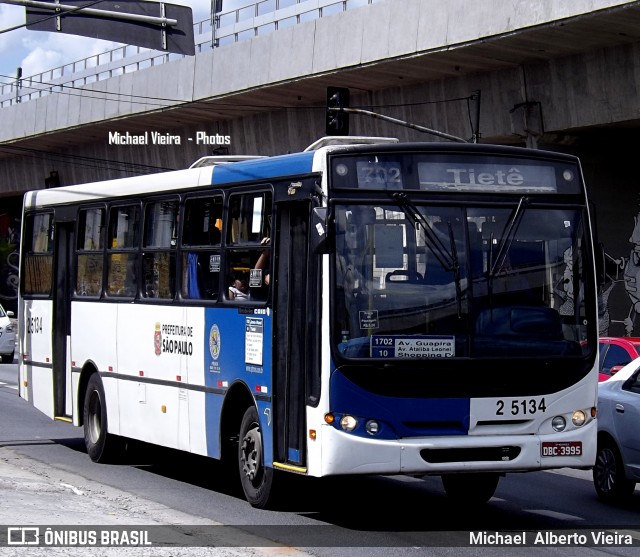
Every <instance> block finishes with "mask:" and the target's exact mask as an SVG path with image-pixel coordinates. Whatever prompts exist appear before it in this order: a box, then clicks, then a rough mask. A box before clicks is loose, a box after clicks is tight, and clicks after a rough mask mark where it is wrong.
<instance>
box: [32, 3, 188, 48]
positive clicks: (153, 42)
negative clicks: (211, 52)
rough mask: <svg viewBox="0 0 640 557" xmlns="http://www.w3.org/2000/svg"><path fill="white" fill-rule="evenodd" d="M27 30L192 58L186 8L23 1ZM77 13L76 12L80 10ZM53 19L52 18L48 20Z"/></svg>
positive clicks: (150, 4) (131, 4)
mask: <svg viewBox="0 0 640 557" xmlns="http://www.w3.org/2000/svg"><path fill="white" fill-rule="evenodd" d="M21 3H23V4H25V6H26V11H27V16H26V17H27V29H30V30H32V31H48V32H50V33H66V34H69V35H80V36H82V37H92V38H94V39H105V40H108V41H115V42H119V43H124V44H131V45H136V46H142V47H146V48H151V49H154V50H164V51H167V52H175V53H178V54H185V55H189V56H193V55H194V54H195V44H194V39H193V13H192V11H191V8H190V7H188V6H178V5H176V4H167V3H164V2H144V1H139V0H119V1H117V2H114V1H110V0H104V1H103V2H99V3H96V2H95V1H92V0H59V1H58V2H56V1H55V0H39V1H28V0H27V1H25V2H21ZM83 6H87V7H86V8H83V9H81V10H78V9H77V8H82V7H83ZM51 16H54V17H51Z"/></svg>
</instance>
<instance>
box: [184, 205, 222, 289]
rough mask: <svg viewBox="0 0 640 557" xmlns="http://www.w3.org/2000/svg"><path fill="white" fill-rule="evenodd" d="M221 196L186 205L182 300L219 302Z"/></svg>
mask: <svg viewBox="0 0 640 557" xmlns="http://www.w3.org/2000/svg"><path fill="white" fill-rule="evenodd" d="M221 239H222V196H212V197H193V198H189V199H187V200H186V201H185V204H184V218H183V228H182V246H181V247H182V273H181V290H180V293H181V295H182V297H183V298H185V299H189V300H217V299H218V292H219V288H220V259H221V255H220V241H221Z"/></svg>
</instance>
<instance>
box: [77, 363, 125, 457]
mask: <svg viewBox="0 0 640 557" xmlns="http://www.w3.org/2000/svg"><path fill="white" fill-rule="evenodd" d="M83 418H84V421H83V423H84V444H85V446H86V447H87V453H88V454H89V457H90V458H91V460H93V461H94V462H102V463H106V462H114V461H115V460H117V456H118V455H119V452H120V450H119V449H120V443H119V442H118V441H119V440H118V439H117V438H116V437H115V436H114V435H111V434H110V433H109V432H108V420H107V405H106V399H105V396H104V387H103V386H102V379H100V375H99V374H98V373H94V374H92V375H91V377H90V378H89V382H88V383H87V390H86V391H85V395H84V408H83Z"/></svg>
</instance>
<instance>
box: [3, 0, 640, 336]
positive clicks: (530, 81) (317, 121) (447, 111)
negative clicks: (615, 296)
mask: <svg viewBox="0 0 640 557" xmlns="http://www.w3.org/2000/svg"><path fill="white" fill-rule="evenodd" d="M351 1H352V2H354V3H355V0H351ZM360 3H362V1H361V2H360ZM289 4H290V5H288V6H287V7H286V8H284V9H282V10H278V11H277V12H274V13H271V14H263V15H256V16H255V17H253V18H250V21H249V20H248V21H242V22H238V21H235V22H232V23H229V24H228V25H227V24H225V25H223V26H222V29H223V30H224V28H225V26H227V27H229V29H227V31H226V32H227V35H224V33H222V34H223V35H224V36H225V37H233V40H229V41H225V42H226V44H223V42H222V41H221V44H220V46H219V47H218V48H214V49H209V50H206V49H200V50H201V51H200V52H199V53H198V54H196V56H194V57H190V58H183V59H179V60H168V61H167V60H165V63H162V64H158V65H155V64H154V65H149V67H147V68H146V69H139V70H137V71H134V72H131V73H126V72H125V71H122V72H121V73H120V75H116V74H117V71H114V69H117V68H115V67H116V66H117V65H118V63H120V64H121V65H122V67H124V66H125V65H126V64H127V63H129V62H130V63H131V64H134V63H135V64H136V66H135V67H142V64H140V59H139V56H140V55H139V54H136V56H138V58H136V60H131V59H129V60H128V59H126V58H125V59H124V60H123V61H122V62H118V61H115V62H113V61H110V62H109V72H110V73H109V74H108V75H110V76H112V77H108V78H107V79H98V78H99V77H100V76H99V75H98V74H99V70H100V69H101V68H100V66H99V65H98V68H97V69H95V70H92V69H91V68H83V69H82V70H81V71H79V72H77V73H78V76H77V77H78V79H77V83H75V81H74V85H73V88H69V87H64V88H62V87H61V86H60V85H59V84H57V85H56V86H55V87H52V90H51V91H50V94H47V95H46V96H40V97H38V98H31V99H25V100H24V101H23V102H21V103H12V102H10V101H9V99H7V98H6V96H5V97H2V96H0V100H2V102H3V105H2V107H1V108H0V122H1V125H0V196H4V197H2V198H0V203H2V202H4V204H5V205H7V206H8V205H9V204H10V203H11V202H12V201H11V200H13V202H15V203H17V202H18V201H19V196H20V195H21V194H22V192H24V191H25V190H27V189H33V188H41V187H44V179H45V178H46V177H47V176H49V174H50V172H51V171H57V172H58V173H59V176H60V181H61V183H62V184H72V183H80V182H84V181H91V180H98V179H108V178H116V177H121V176H123V175H128V174H135V173H145V172H150V171H157V170H159V169H166V168H181V167H185V166H188V165H189V164H190V163H191V162H192V161H194V160H196V159H197V158H199V157H200V156H202V155H205V154H208V153H210V152H211V150H212V149H213V148H216V147H223V148H226V149H228V150H229V152H230V153H231V154H277V153H284V152H290V151H295V150H300V149H303V148H304V147H306V146H307V145H309V144H310V143H312V142H313V141H314V140H316V139H317V138H318V137H320V136H322V135H324V121H325V112H324V99H325V91H326V87H327V86H328V85H337V86H345V87H350V88H351V92H352V106H359V107H363V108H371V109H372V110H375V111H377V112H381V113H384V114H387V115H389V116H392V117H394V118H399V119H401V120H407V121H411V122H414V123H417V124H420V125H423V126H427V127H430V128H435V129H439V130H442V131H446V132H447V133H450V134H452V135H457V136H462V137H471V134H472V130H471V127H470V120H472V119H473V118H472V117H473V116H474V115H473V106H470V104H469V97H470V95H471V94H472V93H473V92H474V91H476V90H479V91H481V105H480V133H481V141H485V142H489V141H491V142H500V143H520V144H525V143H526V142H527V141H528V142H529V143H531V144H537V145H539V146H541V147H546V148H551V149H557V150H564V151H571V152H574V153H576V154H578V155H580V156H581V158H582V160H583V164H584V167H585V171H586V173H587V177H588V179H589V182H590V185H591V190H592V197H593V198H594V200H595V201H596V203H597V205H598V212H599V217H600V222H601V223H602V222H606V223H607V225H606V226H603V225H602V224H601V226H600V229H601V234H602V237H603V240H604V241H605V244H606V245H607V248H608V249H610V253H611V254H612V257H613V259H616V260H617V261H618V262H619V264H620V265H621V267H620V269H621V272H620V277H622V274H623V273H622V269H623V268H624V264H625V262H626V261H627V260H629V259H630V258H629V249H630V248H633V247H634V246H629V238H630V237H631V236H632V235H633V234H632V231H633V226H634V217H636V216H637V214H638V201H639V199H638V187H637V185H636V184H637V179H636V177H635V173H634V169H633V165H632V162H631V161H633V158H630V157H633V156H635V153H633V150H632V149H631V148H630V145H632V143H631V140H632V139H633V138H634V137H635V134H636V132H637V128H638V122H639V120H640V103H639V102H638V91H639V90H640V2H638V1H629V0H626V1H625V0H572V1H571V2H567V1H566V0H379V1H376V2H373V3H368V0H367V3H365V4H364V5H362V6H361V7H353V5H349V2H344V1H338V0H304V1H301V2H296V3H292V2H289ZM336 5H341V6H342V8H344V7H345V6H346V7H350V9H347V10H346V11H343V12H340V13H334V14H333V15H327V12H330V11H331V10H335V7H334V6H336ZM323 10H324V12H323ZM314 11H315V12H316V15H315V16H313V17H307V16H305V14H308V13H313V12H314ZM321 15H322V16H323V17H320V16H321ZM285 21H287V22H289V23H287V25H288V26H287V25H285V24H284V23H283V22H285ZM292 21H293V22H294V24H290V23H291V22H292ZM281 23H283V24H282V25H280V24H281ZM265 28H266V29H267V30H269V29H270V32H267V33H266V34H263V33H262V32H261V31H260V29H265ZM252 33H253V34H252ZM247 34H249V35H251V34H252V35H251V36H253V38H251V39H248V40H238V39H239V38H240V37H241V36H243V37H246V35H247ZM236 40H237V42H236ZM92 72H93V73H94V74H96V75H95V80H94V81H93V82H91V83H89V82H88V81H91V79H88V78H91V73H92ZM30 86H32V87H34V88H39V87H40V86H38V85H36V84H34V83H31V84H30ZM3 99H4V100H3ZM116 132H118V133H120V134H125V135H126V133H127V132H128V133H129V134H130V135H139V134H144V133H145V132H147V133H149V134H151V133H152V132H158V133H159V134H160V136H161V137H166V138H167V142H166V143H164V144H156V145H154V144H148V145H133V144H118V143H117V142H114V141H113V137H114V134H115V133H116ZM198 133H200V134H202V135H204V136H207V137H208V138H210V140H209V141H208V142H198V141H197V138H198V137H199V136H198ZM352 133H353V134H354V135H355V134H358V135H387V136H389V135H392V136H396V137H399V138H401V139H405V140H429V141H430V140H435V139H437V138H433V137H429V136H425V135H424V134H420V133H418V132H415V131H413V130H410V129H407V128H403V127H398V126H394V125H392V124H389V123H386V122H383V121H380V120H374V119H369V118H366V117H352ZM171 138H178V139H179V144H178V142H177V141H178V140H175V139H171ZM211 138H212V139H211ZM110 139H111V140H110ZM632 153H633V154H632ZM11 196H12V197H11ZM16 200H18V201H16ZM0 212H1V211H0ZM0 235H1V231H0ZM639 237H640V235H639ZM638 243H639V244H640V240H639V241H638ZM609 246H611V247H610V248H609ZM638 249H640V246H639V247H638ZM621 280H622V279H621ZM620 289H621V288H618V290H620ZM625 304H626V305H625ZM630 304H631V305H630ZM627 306H629V307H630V308H631V309H630V310H629V311H631V310H633V311H635V309H633V308H634V307H635V306H634V305H633V302H632V301H630V298H628V297H627V296H626V295H625V293H624V289H623V291H622V296H621V301H620V308H622V309H619V314H620V315H623V314H624V313H625V311H626V309H624V308H627ZM638 309H639V310H640V305H639V306H638ZM626 313H627V314H629V315H630V313H629V312H626ZM634 315H635V314H634ZM625 318H626V317H625ZM618 321H621V322H622V321H624V319H623V318H620V319H618ZM622 327H623V325H622V324H621V325H620V326H619V327H618V329H621V328H622ZM616 332H617V333H618V332H620V330H618V331H616Z"/></svg>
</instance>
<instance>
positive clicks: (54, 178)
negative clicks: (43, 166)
mask: <svg viewBox="0 0 640 557" xmlns="http://www.w3.org/2000/svg"><path fill="white" fill-rule="evenodd" d="M44 187H45V188H46V189H49V188H58V187H60V176H59V174H58V171H57V170H52V171H51V172H49V177H48V178H45V179H44Z"/></svg>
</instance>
